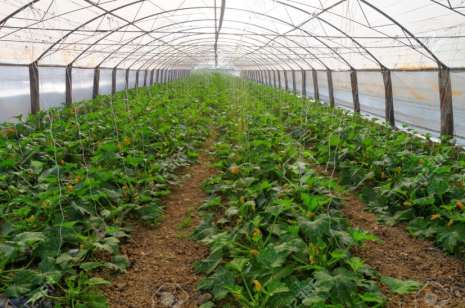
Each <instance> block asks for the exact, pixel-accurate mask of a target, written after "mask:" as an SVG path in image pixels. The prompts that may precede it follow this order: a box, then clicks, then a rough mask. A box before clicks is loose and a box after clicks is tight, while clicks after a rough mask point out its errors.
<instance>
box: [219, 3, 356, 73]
mask: <svg viewBox="0 0 465 308" xmlns="http://www.w3.org/2000/svg"><path fill="white" fill-rule="evenodd" d="M228 10H237V11H244V12H248V13H251V14H256V15H259V16H263V17H266V18H270V19H273V20H276V21H279V22H281V23H284V24H286V25H288V26H291V27H295V28H296V29H298V30H300V31H302V32H304V33H305V34H307V35H308V36H310V37H312V38H313V39H315V40H317V41H318V42H320V43H321V44H322V45H324V46H325V47H326V48H328V49H329V50H331V52H333V53H334V54H335V55H337V56H338V57H339V58H340V59H341V60H342V61H343V62H344V63H345V64H346V65H347V66H348V67H349V68H350V69H353V67H352V65H351V64H350V62H349V61H347V60H346V59H345V58H344V57H343V56H342V55H340V54H339V53H338V52H337V51H336V50H335V49H334V48H332V47H331V46H329V45H328V44H326V43H325V42H324V41H322V40H321V39H319V38H318V37H316V36H314V35H313V34H311V33H310V32H308V31H307V30H305V29H302V28H301V27H299V26H296V25H293V24H291V23H289V22H287V21H285V20H282V19H280V18H277V17H274V16H270V15H267V14H263V13H258V12H254V11H251V10H247V9H238V8H228ZM325 67H327V66H325Z"/></svg>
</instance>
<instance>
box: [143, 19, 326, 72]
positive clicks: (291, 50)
mask: <svg viewBox="0 0 465 308" xmlns="http://www.w3.org/2000/svg"><path fill="white" fill-rule="evenodd" d="M225 21H228V20H225ZM228 22H230V21H228ZM233 22H238V21H233ZM238 23H241V24H248V23H243V22H238ZM250 25H253V24H250ZM223 28H227V27H223ZM244 31H246V32H248V33H251V34H259V33H256V32H253V31H250V30H244ZM290 41H291V42H292V43H294V44H296V45H297V46H298V47H300V48H302V49H304V50H306V51H307V52H309V53H310V55H312V56H313V57H314V58H315V59H316V60H317V61H319V59H318V57H316V55H315V54H313V53H312V52H310V51H309V50H308V49H307V48H306V47H304V46H302V45H300V44H298V43H297V42H295V41H293V40H290ZM152 42H153V41H152ZM152 42H149V43H148V44H150V43H152ZM277 44H279V45H280V46H281V47H283V48H285V49H287V50H288V51H289V52H291V53H294V55H296V56H297V57H299V58H300V60H302V61H303V62H305V63H306V64H307V65H308V66H309V67H310V68H313V65H311V64H310V63H309V62H308V60H307V59H305V58H303V57H301V56H300V55H299V54H297V53H296V52H295V50H293V49H291V48H289V46H286V45H284V44H282V43H281V42H277ZM143 47H144V46H142V47H141V48H143ZM265 47H266V48H268V46H265ZM141 48H137V50H139V49H141ZM270 48H272V47H270ZM155 49H156V48H154V49H152V50H150V51H148V52H146V53H145V54H144V55H143V56H146V55H148V54H150V53H151V52H152V51H154V50H155ZM272 49H273V50H276V49H275V48H272ZM137 50H136V51H137ZM284 55H287V54H284ZM319 62H320V63H322V64H323V66H324V67H326V68H327V66H326V64H325V63H324V62H321V61H319ZM296 65H297V67H299V68H301V66H300V65H298V64H297V63H296Z"/></svg>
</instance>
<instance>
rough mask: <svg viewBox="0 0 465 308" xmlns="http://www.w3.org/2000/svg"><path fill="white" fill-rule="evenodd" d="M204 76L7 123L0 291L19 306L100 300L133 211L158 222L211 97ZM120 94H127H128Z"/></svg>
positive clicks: (117, 266) (0, 190) (200, 134)
mask: <svg viewBox="0 0 465 308" xmlns="http://www.w3.org/2000/svg"><path fill="white" fill-rule="evenodd" d="M202 79H203V78H193V79H190V80H188V81H178V82H175V83H170V84H166V85H159V86H155V87H153V88H144V89H138V90H131V91H129V93H127V94H126V93H119V94H118V95H117V96H116V97H114V98H112V97H109V96H104V97H98V98H97V99H96V100H93V101H88V102H83V103H79V104H75V105H73V106H71V107H68V108H65V109H55V110H50V111H48V112H45V113H41V114H38V115H37V116H34V117H31V118H29V119H27V120H26V121H21V122H19V123H17V124H5V125H3V127H2V132H3V136H2V137H1V138H0V217H1V220H0V224H1V230H0V231H1V232H0V293H1V296H2V298H5V297H6V298H9V299H10V303H11V304H13V305H16V306H17V307H26V306H27V305H31V306H32V305H36V306H53V305H52V303H53V304H54V305H55V306H54V307H59V306H61V305H63V306H71V307H102V306H106V304H105V298H104V297H103V296H102V295H101V294H100V293H99V292H98V291H96V290H97V289H96V288H95V287H96V286H99V285H103V284H107V283H108V281H105V280H104V279H102V278H99V277H97V276H95V273H96V272H101V271H124V270H125V269H126V268H127V266H128V264H129V261H128V260H127V258H126V257H125V256H123V255H121V254H120V253H119V244H120V242H121V241H122V240H124V239H125V238H127V237H128V236H129V231H130V228H129V227H128V224H127V222H128V221H130V220H142V221H145V222H146V223H150V224H153V223H156V222H157V221H158V220H159V219H160V217H161V216H162V213H163V209H162V207H161V202H160V198H162V197H163V196H165V195H167V194H168V193H169V184H170V183H172V182H173V181H174V180H176V176H175V173H176V170H177V169H178V168H179V167H182V166H185V165H187V164H191V163H192V162H194V161H195V158H196V157H197V151H198V150H199V147H200V146H201V145H202V143H203V140H204V139H205V138H206V136H207V135H208V133H209V129H208V128H209V125H210V123H211V119H210V117H209V115H211V114H212V112H213V111H214V110H213V109H212V106H213V105H214V104H213V103H212V101H211V100H210V99H209V94H208V93H209V89H208V87H205V84H206V81H204V80H202ZM126 95H128V96H127V98H126Z"/></svg>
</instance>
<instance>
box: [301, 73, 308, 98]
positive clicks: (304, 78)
mask: <svg viewBox="0 0 465 308" xmlns="http://www.w3.org/2000/svg"><path fill="white" fill-rule="evenodd" d="M300 74H302V97H307V74H305V71H304V70H301V71H300Z"/></svg>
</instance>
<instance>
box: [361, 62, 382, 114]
mask: <svg viewBox="0 0 465 308" xmlns="http://www.w3.org/2000/svg"><path fill="white" fill-rule="evenodd" d="M357 81H358V95H359V100H360V112H361V113H364V114H368V115H370V116H373V117H376V118H381V119H384V117H385V109H386V108H385V93H384V81H383V75H382V74H381V72H363V71H362V72H358V73H357Z"/></svg>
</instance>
